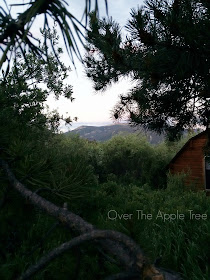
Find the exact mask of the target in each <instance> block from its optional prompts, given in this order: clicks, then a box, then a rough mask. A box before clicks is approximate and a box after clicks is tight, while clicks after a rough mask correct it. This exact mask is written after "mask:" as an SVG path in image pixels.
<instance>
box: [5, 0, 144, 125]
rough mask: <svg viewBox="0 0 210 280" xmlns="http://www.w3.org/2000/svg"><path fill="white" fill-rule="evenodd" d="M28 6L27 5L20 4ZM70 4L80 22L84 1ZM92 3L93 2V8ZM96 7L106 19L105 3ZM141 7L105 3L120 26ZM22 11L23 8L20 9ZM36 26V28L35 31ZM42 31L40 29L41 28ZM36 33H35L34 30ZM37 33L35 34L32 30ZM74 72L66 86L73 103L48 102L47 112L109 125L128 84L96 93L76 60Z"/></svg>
mask: <svg viewBox="0 0 210 280" xmlns="http://www.w3.org/2000/svg"><path fill="white" fill-rule="evenodd" d="M7 2H8V3H20V2H21V1H14V0H13V1H12V0H9V1H7ZM22 2H25V3H27V1H26V0H25V1H22ZM66 2H68V3H69V10H70V12H71V13H72V14H73V15H75V16H76V17H77V18H78V19H81V17H82V14H83V11H84V5H85V0H71V1H70V0H67V1H66ZM94 2H95V1H93V0H92V3H93V4H94ZM98 3H99V13H100V17H102V16H105V15H106V12H105V5H104V0H98ZM142 5H143V0H139V1H138V0H108V9H109V16H112V18H113V19H114V20H115V21H117V22H118V23H119V24H120V26H121V27H122V28H123V26H124V25H125V24H126V23H127V20H128V19H129V17H130V10H131V8H137V7H138V6H142ZM18 9H20V10H17V8H16V7H13V11H19V12H21V8H18ZM22 9H23V8H22ZM38 26H39V24H38V25H37V26H36V27H35V28H37V29H38ZM40 27H41V26H40ZM37 31H38V30H37ZM35 33H36V30H35ZM60 44H61V46H62V47H63V49H64V48H65V47H64V44H63V42H62V40H61V42H60ZM81 53H83V54H84V50H83V49H81ZM64 61H65V63H66V64H67V65H70V66H71V62H70V59H69V57H68V55H67V54H66V55H65V56H64ZM75 64H76V71H75V69H74V68H73V67H71V68H72V71H71V72H70V75H69V78H68V83H69V84H71V85H72V86H73V91H74V94H73V97H75V100H74V102H72V103H71V102H70V101H67V100H66V99H64V98H60V100H58V101H55V100H54V99H53V98H52V97H50V98H49V100H48V105H49V106H50V109H57V110H58V111H59V113H61V114H63V115H64V116H65V115H66V113H67V115H70V116H71V117H72V118H73V117H78V122H85V123H91V122H107V121H111V119H110V117H111V114H110V112H111V110H112V109H113V107H114V105H115V104H116V102H117V100H118V96H119V95H120V94H122V93H125V92H127V91H128V89H129V88H130V87H131V83H130V82H129V80H126V79H122V80H121V81H120V82H118V83H117V84H113V85H112V86H109V87H108V88H107V90H106V91H105V92H103V94H102V93H96V92H95V91H94V89H93V84H92V82H91V81H90V80H89V79H88V78H87V77H86V76H85V73H84V68H83V66H82V64H81V63H80V62H79V61H77V60H75Z"/></svg>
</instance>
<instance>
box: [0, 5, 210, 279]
mask: <svg viewBox="0 0 210 280" xmlns="http://www.w3.org/2000/svg"><path fill="white" fill-rule="evenodd" d="M6 2H7V1H4V3H5V5H6V8H4V7H3V6H2V7H1V10H0V25H1V31H0V43H1V47H0V52H1V55H2V56H1V60H0V67H1V75H0V135H1V137H0V181H1V188H0V240H1V242H0V264H1V265H0V279H3V280H4V279H5V280H11V279H37V280H38V279H55V280H56V279H75V280H76V279H78V280H83V279H85V280H86V279H87V280H93V279H106V280H111V279H133V280H137V279H142V280H180V279H183V280H188V279H191V280H208V279H210V267H209V264H210V242H209V239H210V221H209V216H210V204H209V197H207V196H206V192H205V191H196V186H195V185H194V184H193V183H192V184H190V185H188V186H186V184H185V180H186V178H187V176H188V175H189V174H188V173H181V174H178V175H172V174H171V173H170V172H169V170H168V164H169V162H170V160H171V159H172V158H173V157H174V156H175V154H176V153H177V152H178V151H179V150H180V149H181V148H182V147H183V145H184V144H185V143H186V142H187V141H188V139H190V138H191V137H192V136H193V135H195V132H194V130H193V129H194V128H195V127H196V125H198V127H199V128H201V129H208V128H209V122H210V114H209V111H210V110H209V108H210V94H209V89H210V77H209V76H210V72H209V69H210V65H209V64H210V57H209V47H210V46H209V44H210V38H209V36H210V35H209V27H210V21H209V17H210V13H209V9H210V4H209V1H206V0H202V1H193V0H181V1H177V0H174V1H159V0H157V1H150V0H149V1H146V2H145V5H146V6H144V7H141V8H138V9H137V10H135V9H133V10H131V19H130V20H129V21H128V26H127V30H128V32H129V33H128V35H127V37H126V38H124V39H123V36H121V34H120V29H119V26H118V25H117V23H116V22H114V21H113V20H111V19H108V20H107V19H100V18H99V17H98V9H99V10H100V5H98V4H100V3H97V1H96V3H97V5H95V7H94V11H92V8H91V2H94V1H84V3H83V4H84V7H85V8H84V18H85V19H86V24H84V25H83V24H81V23H80V22H79V21H78V20H77V19H76V18H75V17H74V16H73V14H71V13H70V12H69V10H71V6H68V5H67V4H68V3H66V2H65V1H62V0H53V1H41V0H31V1H29V3H27V4H25V3H21V1H19V2H20V3H19V4H20V5H26V9H25V12H23V13H20V14H18V16H17V18H13V17H12V15H11V14H10V11H9V9H8V10H7V7H8V6H7V3H6ZM67 2H68V1H67ZM92 4H93V3H92ZM94 4H95V2H94ZM108 4H109V1H105V6H106V7H107V8H108ZM27 5H28V6H27ZM24 7H25V6H24ZM39 15H43V18H42V19H43V29H42V31H41V32H42V38H41V39H40V41H39V42H37V41H36V40H35V39H36V38H34V37H33V34H32V33H31V32H30V28H31V26H32V24H33V21H34V19H35V18H36V17H37V16H39ZM49 18H52V19H54V20H55V21H56V22H57V28H60V30H61V31H62V32H61V37H63V40H64V42H65V43H64V47H65V48H66V49H67V51H68V53H69V59H72V63H73V62H74V59H75V56H77V57H79V58H80V59H83V64H84V67H85V69H86V74H87V76H88V77H89V78H90V79H92V81H93V82H94V86H95V89H96V90H98V91H101V90H103V89H104V88H106V87H107V86H108V85H109V84H110V83H114V82H117V81H118V80H119V78H120V77H123V76H124V77H125V76H131V77H132V79H133V80H134V81H135V82H136V86H135V87H134V88H133V89H132V90H131V91H130V92H129V93H128V94H127V95H122V96H121V97H120V101H119V104H117V105H116V107H115V110H114V111H113V116H114V118H115V119H120V118H122V117H123V116H127V117H129V121H130V123H131V124H133V125H141V126H144V128H145V129H150V130H152V131H155V132H156V133H164V135H165V140H164V141H162V142H161V143H159V144H155V145H154V144H153V145H152V144H150V143H149V142H148V140H147V138H146V137H145V136H144V135H143V134H141V133H133V134H127V135H116V136H114V137H112V138H111V139H110V140H107V141H104V142H97V141H89V140H86V139H83V138H81V137H79V136H78V135H74V134H64V133H61V131H60V130H59V125H60V121H61V120H62V121H65V122H66V123H71V122H72V120H71V118H70V117H66V118H64V117H63V116H62V115H59V114H58V112H56V111H50V110H47V108H46V100H47V97H48V96H50V95H54V96H55V98H57V99H59V97H60V96H64V97H65V98H66V99H69V100H71V101H73V99H74V97H73V89H72V86H71V85H69V84H68V83H66V80H67V77H68V75H69V71H70V69H69V68H68V67H67V66H66V65H65V64H64V62H62V54H63V52H64V51H65V50H63V49H62V48H61V47H60V44H59V35H58V32H57V30H56V26H53V27H50V25H49ZM69 21H70V22H71V23H73V25H71V26H70V25H69ZM88 22H89V24H88ZM183 24H184V25H185V27H186V28H185V29H183V28H182V26H183ZM72 26H73V27H72ZM72 28H73V29H74V30H75V33H72ZM83 34H86V35H83ZM198 34H199V36H197V35H198ZM74 36H75V37H77V39H81V40H82V38H83V36H84V37H85V43H83V44H84V46H83V47H84V48H85V49H86V56H85V58H81V57H80V52H79V48H78V47H77V41H76V39H75V37H74ZM157 65H158V66H159V67H157ZM75 97H76V96H75ZM186 130H187V131H188V133H187V134H186V133H185V134H183V131H186ZM208 152H209V146H207V153H208ZM189 172H190V171H189ZM195 214H196V215H199V214H200V215H199V217H202V218H199V219H197V218H195ZM196 217H198V216H196Z"/></svg>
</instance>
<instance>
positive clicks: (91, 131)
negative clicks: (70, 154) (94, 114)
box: [65, 124, 164, 144]
mask: <svg viewBox="0 0 210 280" xmlns="http://www.w3.org/2000/svg"><path fill="white" fill-rule="evenodd" d="M128 133H141V134H144V135H146V136H147V138H148V141H149V142H150V143H151V144H158V143H160V142H162V141H163V139H164V136H163V135H158V134H157V133H154V132H151V131H147V132H145V131H144V130H143V129H142V128H139V127H131V126H130V125H128V124H114V125H106V126H80V127H78V128H76V129H74V130H72V131H69V132H66V133H65V135H66V136H69V135H72V134H79V135H80V136H81V137H82V138H85V139H88V140H90V141H94V140H95V141H100V142H103V141H106V140H109V139H111V138H112V137H113V136H114V135H117V134H128Z"/></svg>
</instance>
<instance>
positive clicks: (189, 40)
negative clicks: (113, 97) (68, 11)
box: [86, 0, 210, 139]
mask: <svg viewBox="0 0 210 280" xmlns="http://www.w3.org/2000/svg"><path fill="white" fill-rule="evenodd" d="M145 4H146V6H145V7H142V8H138V9H137V10H135V9H132V10H131V19H130V20H129V21H128V24H127V26H126V28H127V31H128V34H127V37H126V39H125V40H123V39H122V36H121V31H120V27H119V25H117V24H116V23H115V22H113V21H112V20H110V19H108V20H105V19H103V20H100V19H98V18H97V17H96V15H95V14H92V16H91V21H90V29H91V31H90V32H89V33H88V42H89V44H88V45H87V51H88V52H87V56H86V69H87V70H86V71H87V76H88V77H90V78H91V79H92V80H93V81H94V84H95V89H96V90H103V89H104V88H105V87H106V86H107V85H108V84H110V83H111V82H113V81H117V80H118V79H119V77H125V76H130V77H131V78H132V79H133V80H134V81H135V84H136V86H135V87H134V88H133V89H132V90H130V92H128V93H127V94H126V95H121V97H120V102H119V104H117V105H116V107H115V111H114V117H115V118H119V117H122V116H123V115H125V114H126V115H127V114H128V115H129V119H130V121H131V122H133V123H134V124H140V125H143V126H144V127H145V128H147V129H152V130H154V131H157V132H163V131H164V132H167V133H168V135H170V136H171V138H172V139H173V138H174V137H175V136H177V135H179V134H180V132H181V131H182V130H183V129H185V128H189V127H194V126H195V125H197V124H199V125H204V126H206V127H207V126H208V125H209V123H210V113H209V112H210V70H209V69H210V52H209V50H210V33H209V30H210V21H209V18H210V4H209V1H206V0H200V1H194V0H174V1H160V0H156V1H152V0H148V1H146V3H145Z"/></svg>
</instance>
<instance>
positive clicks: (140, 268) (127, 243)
mask: <svg viewBox="0 0 210 280" xmlns="http://www.w3.org/2000/svg"><path fill="white" fill-rule="evenodd" d="M0 166H1V167H2V169H3V170H4V172H5V173H6V175H7V177H8V180H9V182H10V184H11V186H13V187H14V188H15V189H16V190H17V191H18V192H19V193H20V194H21V195H22V196H23V197H24V198H26V199H27V200H28V201H29V202H31V203H32V204H33V205H35V206H36V207H39V208H40V209H42V210H44V211H45V212H46V213H47V214H50V215H51V216H54V217H55V218H56V219H57V220H59V221H60V222H61V223H62V224H64V225H67V226H68V227H69V228H70V229H72V230H74V231H76V232H79V233H80V234H81V235H80V236H79V237H75V238H74V239H72V240H71V241H69V242H66V243H64V244H62V245H61V246H60V247H58V248H56V249H54V250H53V251H51V252H50V253H49V254H48V255H47V256H45V257H43V258H41V260H40V261H39V262H38V264H36V265H35V266H32V267H31V268H29V269H28V270H27V271H26V273H25V274H24V275H22V276H21V277H22V278H20V279H27V277H29V276H27V275H32V274H33V273H35V272H36V271H38V270H39V269H41V268H42V267H43V266H45V264H47V263H48V262H49V261H50V260H52V259H54V258H55V257H57V256H58V255H60V254H61V253H63V252H64V251H66V250H68V249H70V248H72V247H73V246H77V245H79V244H81V243H83V242H85V241H90V240H95V239H96V240H98V241H95V242H97V244H100V246H101V247H102V248H103V249H104V250H106V251H107V252H108V253H110V254H112V255H113V256H115V257H116V258H117V259H118V260H119V262H120V263H121V264H122V265H123V267H124V269H126V270H127V271H131V272H134V273H138V274H139V277H140V279H142V280H146V279H147V280H180V279H181V278H179V276H177V274H174V273H168V272H167V271H165V270H163V269H161V272H160V270H158V269H156V268H155V267H154V265H151V264H150V262H149V261H148V259H147V258H146V257H145V255H144V254H143V252H142V250H141V249H140V247H139V246H138V245H137V244H136V243H135V242H134V241H133V240H132V239H131V238H130V237H128V236H126V235H125V234H122V233H120V232H116V231H112V230H108V231H106V230H105V231H104V230H97V229H95V228H94V227H93V225H92V224H89V223H87V222H86V221H84V220H83V219H82V218H81V217H80V216H78V215H75V214H74V213H72V212H70V211H68V210H65V209H64V208H61V207H58V206H56V205H55V204H53V203H51V202H49V201H48V200H46V199H44V198H42V197H40V196H39V195H37V194H36V193H33V192H32V191H30V190H29V189H27V188H26V187H25V186H24V185H23V184H21V183H20V182H19V181H18V180H17V179H16V177H15V175H14V174H13V172H12V171H11V169H10V168H9V166H8V164H7V163H6V162H5V161H4V160H1V159H0ZM25 275H26V276H25ZM23 277H25V278H23Z"/></svg>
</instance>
